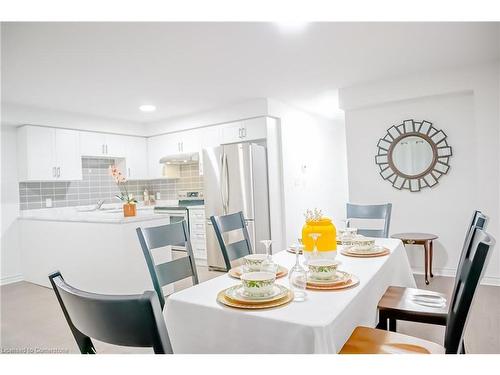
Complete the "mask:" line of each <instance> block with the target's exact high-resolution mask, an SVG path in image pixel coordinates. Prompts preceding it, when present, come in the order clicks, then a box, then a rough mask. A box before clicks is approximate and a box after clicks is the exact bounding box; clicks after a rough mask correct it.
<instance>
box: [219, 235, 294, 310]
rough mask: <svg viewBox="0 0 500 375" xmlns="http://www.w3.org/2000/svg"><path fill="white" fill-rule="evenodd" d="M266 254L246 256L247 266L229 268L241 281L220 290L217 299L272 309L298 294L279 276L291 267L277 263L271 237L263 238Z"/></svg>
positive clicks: (230, 303) (243, 305)
mask: <svg viewBox="0 0 500 375" xmlns="http://www.w3.org/2000/svg"><path fill="white" fill-rule="evenodd" d="M261 243H262V244H263V245H264V246H265V248H266V253H265V254H249V255H246V256H245V257H243V265H241V266H239V267H235V268H232V269H231V270H229V275H230V276H232V277H233V278H237V279H240V280H241V283H240V284H237V285H233V286H231V287H229V288H227V289H224V290H222V291H220V292H219V293H218V295H217V301H218V302H220V303H222V304H224V305H226V306H229V307H235V308H240V309H268V308H271V307H278V306H283V305H286V304H288V303H289V302H291V301H292V300H293V299H294V293H293V291H292V290H291V289H289V288H287V287H286V286H284V285H281V284H277V283H276V279H278V278H281V277H284V276H286V275H287V274H288V269H287V268H286V267H284V266H281V265H279V264H277V263H275V262H274V261H273V259H272V256H271V243H272V241H271V240H262V241H261Z"/></svg>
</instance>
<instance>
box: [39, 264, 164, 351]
mask: <svg viewBox="0 0 500 375" xmlns="http://www.w3.org/2000/svg"><path fill="white" fill-rule="evenodd" d="M49 280H50V283H51V284H52V288H53V289H54V293H55V294H56V297H57V300H58V301H59V305H60V306H61V309H62V311H63V314H64V317H65V318H66V321H67V322H68V325H69V328H70V329H71V332H72V333H73V336H74V338H75V340H76V343H77V345H78V348H79V349H80V352H81V353H82V354H95V353H96V350H95V347H94V344H93V343H92V339H91V338H94V339H96V340H100V341H103V342H106V343H109V344H114V345H121V346H134V347H152V348H153V350H154V352H155V353H157V354H165V353H172V346H171V345H170V340H169V338H168V332H167V327H166V325H165V320H164V318H163V314H162V311H161V308H160V304H159V302H158V297H157V296H156V293H155V292H153V291H147V292H144V293H143V294H136V295H121V296H110V295H103V294H95V293H88V292H84V291H81V290H78V289H75V288H73V287H72V286H70V285H68V284H67V283H66V282H65V281H64V279H63V277H62V275H61V273H60V272H54V273H52V274H50V275H49Z"/></svg>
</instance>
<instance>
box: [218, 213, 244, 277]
mask: <svg viewBox="0 0 500 375" xmlns="http://www.w3.org/2000/svg"><path fill="white" fill-rule="evenodd" d="M210 221H211V222H212V225H213V227H214V230H215V235H216V236H217V241H218V242H219V246H220V249H221V251H222V256H223V257H224V263H225V264H226V271H229V270H230V269H231V261H233V260H236V259H240V258H242V257H244V256H245V255H249V254H252V244H251V242H250V236H249V235H248V230H247V226H246V224H245V218H244V217H243V212H241V211H240V212H236V213H234V214H229V215H221V216H211V217H210ZM235 230H241V232H242V234H243V239H242V240H239V241H236V242H233V243H227V242H226V241H225V240H224V234H225V233H227V232H231V231H235Z"/></svg>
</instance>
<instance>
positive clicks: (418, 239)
mask: <svg viewBox="0 0 500 375" xmlns="http://www.w3.org/2000/svg"><path fill="white" fill-rule="evenodd" d="M391 237H392V238H398V239H400V240H401V241H403V244H405V245H423V246H424V269H425V283H426V284H427V285H429V279H428V277H427V273H429V275H430V276H431V277H434V275H433V274H432V256H433V243H432V242H433V241H434V240H436V239H438V238H439V237H438V236H436V235H435V234H430V233H397V234H393V235H392V236H391Z"/></svg>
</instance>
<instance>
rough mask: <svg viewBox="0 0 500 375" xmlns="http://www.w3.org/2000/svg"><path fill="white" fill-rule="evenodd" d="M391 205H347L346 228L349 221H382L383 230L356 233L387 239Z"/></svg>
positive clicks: (363, 230)
mask: <svg viewBox="0 0 500 375" xmlns="http://www.w3.org/2000/svg"><path fill="white" fill-rule="evenodd" d="M391 210H392V203H387V204H374V205H360V204H351V203H347V219H348V222H347V226H350V224H351V223H350V220H349V219H382V220H384V227H383V229H358V233H359V234H362V235H364V236H368V237H389V226H390V224H391Z"/></svg>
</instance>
